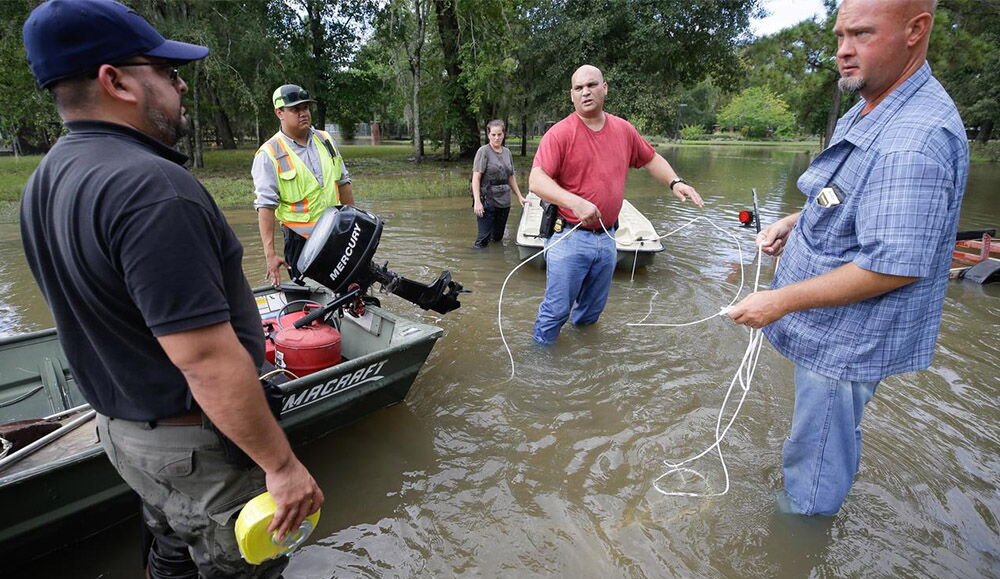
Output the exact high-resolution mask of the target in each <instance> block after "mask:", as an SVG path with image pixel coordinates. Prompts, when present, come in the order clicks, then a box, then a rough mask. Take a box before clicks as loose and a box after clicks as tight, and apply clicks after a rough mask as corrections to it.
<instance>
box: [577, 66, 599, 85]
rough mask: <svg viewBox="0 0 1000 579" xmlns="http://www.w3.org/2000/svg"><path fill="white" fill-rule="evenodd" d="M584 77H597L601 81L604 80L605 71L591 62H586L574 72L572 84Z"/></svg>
mask: <svg viewBox="0 0 1000 579" xmlns="http://www.w3.org/2000/svg"><path fill="white" fill-rule="evenodd" d="M583 77H590V78H596V79H598V80H600V82H604V73H603V72H601V69H599V68H597V67H596V66H593V65H590V64H585V65H583V66H581V67H580V68H578V69H576V72H574V73H573V78H572V79H570V83H571V85H570V86H573V85H576V82H577V80H578V79H580V78H583Z"/></svg>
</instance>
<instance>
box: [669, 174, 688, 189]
mask: <svg viewBox="0 0 1000 579" xmlns="http://www.w3.org/2000/svg"><path fill="white" fill-rule="evenodd" d="M678 183H684V184H685V185H687V184H688V182H687V181H685V180H684V179H681V178H680V177H678V178H676V179H674V180H673V181H671V182H670V185H668V187H670V190H671V191H673V190H674V185H676V184H678Z"/></svg>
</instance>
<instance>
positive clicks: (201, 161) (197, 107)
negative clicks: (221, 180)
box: [191, 62, 205, 168]
mask: <svg viewBox="0 0 1000 579" xmlns="http://www.w3.org/2000/svg"><path fill="white" fill-rule="evenodd" d="M200 76H201V62H196V63H195V65H194V87H193V88H192V90H191V100H192V101H194V112H193V113H192V115H191V117H192V118H191V125H192V126H191V134H192V135H194V150H193V151H192V155H191V157H192V159H193V160H194V166H195V167H197V168H200V167H204V166H205V155H204V147H203V143H202V140H201V100H200V99H199V95H200V93H201V91H199V90H198V80H199V77H200Z"/></svg>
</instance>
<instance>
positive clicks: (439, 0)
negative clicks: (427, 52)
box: [434, 0, 479, 159]
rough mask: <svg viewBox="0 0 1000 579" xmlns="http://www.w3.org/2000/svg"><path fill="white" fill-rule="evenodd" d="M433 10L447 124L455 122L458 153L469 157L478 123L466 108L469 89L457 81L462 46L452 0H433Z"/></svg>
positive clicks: (476, 143) (475, 142) (476, 145)
mask: <svg viewBox="0 0 1000 579" xmlns="http://www.w3.org/2000/svg"><path fill="white" fill-rule="evenodd" d="M434 13H435V14H436V15H437V24H438V33H439V35H440V37H441V53H442V55H443V56H444V62H445V70H446V71H447V72H448V80H447V82H446V83H445V86H446V87H447V89H448V101H449V107H448V108H449V109H451V112H452V114H453V116H449V118H450V120H451V121H452V123H449V124H454V128H455V129H456V130H457V131H458V148H459V156H461V157H463V158H470V159H471V158H472V157H473V156H474V155H475V154H476V150H477V149H479V126H478V123H477V122H476V117H475V115H473V114H472V111H471V110H470V109H469V103H470V99H469V93H468V91H467V90H466V89H465V87H464V86H463V85H462V83H461V82H459V78H460V77H461V75H462V65H461V63H460V61H459V52H460V50H461V46H460V45H459V44H460V43H459V35H458V32H459V31H458V17H457V15H456V14H455V4H454V1H453V0H434ZM450 128H451V127H449V129H450ZM449 140H450V139H449ZM446 156H447V154H446Z"/></svg>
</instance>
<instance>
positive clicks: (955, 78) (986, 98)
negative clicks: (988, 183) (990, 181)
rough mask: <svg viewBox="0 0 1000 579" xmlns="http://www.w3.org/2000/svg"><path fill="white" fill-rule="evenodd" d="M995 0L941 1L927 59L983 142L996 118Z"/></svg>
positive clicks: (999, 1) (999, 62) (999, 71)
mask: <svg viewBox="0 0 1000 579" xmlns="http://www.w3.org/2000/svg"><path fill="white" fill-rule="evenodd" d="M998 47H1000V0H942V1H941V3H940V4H939V5H938V10H937V14H936V15H935V22H934V31H933V34H932V36H931V46H930V50H929V55H928V59H929V60H930V62H931V68H932V69H933V71H934V74H935V76H937V77H938V78H939V79H940V80H941V83H942V84H943V85H944V87H945V88H946V89H948V93H949V94H950V95H951V97H952V98H953V99H955V103H956V104H957V105H958V109H959V112H961V114H962V120H963V121H964V122H965V125H966V126H968V127H973V128H974V129H975V131H976V133H977V138H978V140H979V141H980V142H983V143H985V142H986V141H987V140H989V139H990V137H991V136H992V134H993V129H994V126H995V125H996V124H997V123H998V122H1000V48H998Z"/></svg>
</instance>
